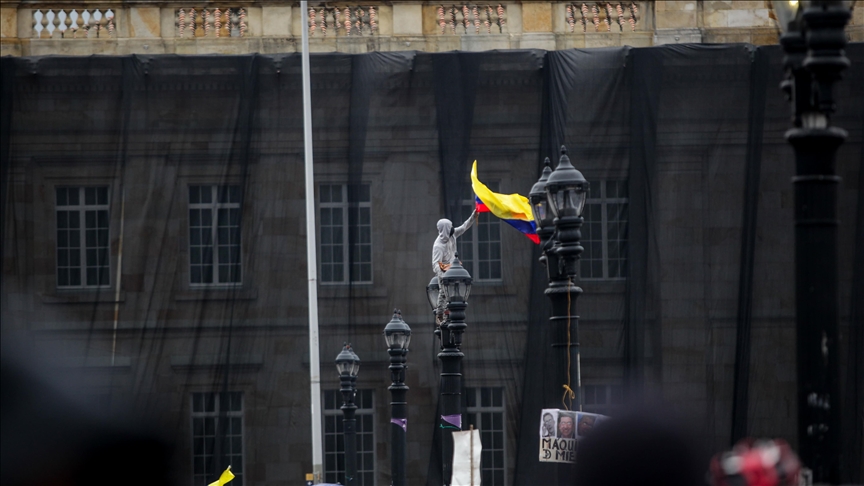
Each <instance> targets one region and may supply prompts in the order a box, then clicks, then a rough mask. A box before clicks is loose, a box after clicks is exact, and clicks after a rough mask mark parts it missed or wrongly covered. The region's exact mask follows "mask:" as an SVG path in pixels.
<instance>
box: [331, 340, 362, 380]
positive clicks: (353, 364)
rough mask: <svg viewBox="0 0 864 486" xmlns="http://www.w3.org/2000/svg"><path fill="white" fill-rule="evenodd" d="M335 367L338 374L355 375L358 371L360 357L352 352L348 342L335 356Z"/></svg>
mask: <svg viewBox="0 0 864 486" xmlns="http://www.w3.org/2000/svg"><path fill="white" fill-rule="evenodd" d="M336 369H337V370H338V371H339V374H340V375H346V376H353V377H356V376H357V373H358V372H359V371H360V357H359V356H357V355H356V354H355V353H354V350H353V349H351V345H350V344H345V345H344V346H343V348H342V351H341V352H340V353H339V355H338V356H336Z"/></svg>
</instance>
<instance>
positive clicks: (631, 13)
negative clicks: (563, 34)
mask: <svg viewBox="0 0 864 486" xmlns="http://www.w3.org/2000/svg"><path fill="white" fill-rule="evenodd" d="M566 11H567V27H568V29H567V31H568V32H571V33H573V32H591V31H592V29H593V32H616V31H617V32H624V30H625V29H629V30H630V31H632V32H636V25H637V24H639V20H640V14H639V4H638V3H636V2H618V3H615V2H581V3H570V4H567V7H566Z"/></svg>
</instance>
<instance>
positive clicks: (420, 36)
mask: <svg viewBox="0 0 864 486" xmlns="http://www.w3.org/2000/svg"><path fill="white" fill-rule="evenodd" d="M770 3H771V2H770V1H767V0H761V1H734V0H725V1H707V0H699V1H630V2H627V1H624V2H527V1H526V2H500V3H499V4H492V5H490V6H488V8H487V7H477V6H476V5H474V4H457V5H455V6H454V5H452V4H448V6H447V7H446V8H445V7H444V5H443V4H442V5H436V4H432V3H428V2H419V1H410V2H380V3H378V4H372V3H365V2H364V3H361V2H343V3H341V4H330V3H327V4H325V3H323V2H309V5H310V12H307V13H306V15H304V14H303V13H301V12H300V7H299V2H252V3H249V4H246V5H245V6H243V7H236V8H235V7H234V6H233V5H225V6H222V9H221V10H219V13H220V18H219V19H217V18H216V15H215V13H216V9H217V8H218V7H220V6H219V5H212V6H208V9H207V11H206V15H204V16H202V15H201V14H202V13H204V12H203V9H202V8H201V7H200V5H198V4H194V3H190V4H185V3H168V4H165V3H158V4H157V3H155V2H153V3H152V4H148V2H141V3H136V4H134V5H130V4H128V3H126V2H119V1H107V2H99V3H98V4H97V3H95V2H88V1H84V2H82V3H81V4H80V5H79V6H78V7H75V6H72V7H71V8H70V7H69V6H67V5H66V4H58V3H52V2H44V3H42V2H26V3H25V2H17V1H10V2H4V3H3V7H2V8H0V53H2V55H13V56H39V55H48V54H63V55H90V54H111V55H124V54H244V53H251V52H260V53H280V52H296V51H297V50H298V49H299V46H300V37H301V24H300V22H301V21H302V20H303V19H304V18H305V19H306V21H310V17H311V16H313V15H314V18H313V19H312V20H313V21H314V22H313V23H315V26H314V27H315V28H311V27H312V26H311V25H310V28H311V30H310V50H312V51H313V52H346V53H362V52H370V51H402V50H417V51H426V52H442V51H451V50H463V51H484V50H490V49H531V48H539V49H546V50H556V49H570V48H594V47H609V46H622V45H629V46H634V47H645V46H650V45H660V44H669V43H686V42H705V43H728V42H749V43H752V44H756V45H765V44H776V43H777V29H776V26H775V21H774V20H773V12H772V11H771V6H770ZM856 3H857V4H861V3H864V2H862V1H861V0H858V2H856ZM151 5H152V6H151ZM91 6H95V7H96V8H98V9H102V10H101V11H100V14H101V15H102V16H101V18H100V20H99V21H96V22H93V21H92V20H91V21H88V22H81V21H80V18H81V17H82V16H83V12H84V11H85V10H86V9H88V8H93V7H91ZM196 7H198V9H197V10H195V8H196ZM225 7H229V8H225ZM76 8H77V10H75V9H76ZM61 10H62V11H63V12H64V14H63V15H64V17H63V18H62V19H60V11H61ZM109 10H110V14H108V15H112V16H113V17H112V18H111V21H110V22H107V21H106V14H105V13H107V12H108V11H109ZM228 10H230V15H227V16H226V14H225V12H226V11H228ZM73 11H75V12H76V15H77V16H76V18H75V21H71V22H70V21H68V20H67V19H68V18H70V17H71V16H72V12H73ZM181 11H182V14H181ZM192 11H194V14H193V15H192V16H191V17H190V16H189V14H190V13H191V12H192ZM313 11H314V13H313ZM346 11H347V13H348V17H347V21H348V23H350V24H351V28H349V29H346V27H345V25H346V18H345V17H344V15H343V14H344V13H345V12H346ZM360 11H362V15H358V12H360ZM49 12H50V13H49ZM79 13H80V15H79ZM51 16H53V17H52V18H51V19H49V18H48V17H51ZM196 16H197V17H196ZM55 18H56V20H55ZM90 18H91V17H88V19H90ZM181 18H182V19H183V20H184V22H180V19H181ZM196 19H202V20H203V22H200V23H198V22H197V20H196ZM223 19H224V21H223ZM631 19H632V22H631ZM358 22H359V23H358ZM181 23H182V24H185V25H188V26H189V27H190V28H180V24H181ZM217 23H218V24H220V25H221V28H217ZM226 23H228V24H231V25H232V26H235V27H236V28H234V29H231V28H226V27H225V24H226ZM100 24H102V25H100ZM109 24H113V25H109ZM241 24H242V26H243V27H242V28H241V27H240V25H241ZM322 26H323V27H324V29H323V30H322V28H321V27H322ZM358 26H359V30H358ZM220 31H221V33H222V35H220ZM241 31H242V32H241ZM848 34H849V38H850V40H853V41H864V7H859V8H855V9H854V11H853V19H852V21H851V22H850V26H849V27H848ZM226 37H227V38H226Z"/></svg>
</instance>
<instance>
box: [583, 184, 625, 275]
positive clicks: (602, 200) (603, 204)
mask: <svg viewBox="0 0 864 486" xmlns="http://www.w3.org/2000/svg"><path fill="white" fill-rule="evenodd" d="M609 182H617V183H621V184H623V185H624V187H627V184H628V181H627V179H624V178H619V179H600V180H597V181H595V183H596V184H598V185H599V188H600V191H599V192H600V194H599V195H598V196H597V197H591V196H592V194H593V193H594V192H597V191H591V193H589V194H588V197H587V198H586V199H585V211H583V212H582V214H583V218H584V220H585V221H584V223H583V225H582V234H583V241H582V242H580V243H581V244H582V246H583V247H585V246H586V241H585V240H584V235H585V225H587V224H589V221H588V218H587V217H584V216H586V212H587V210H588V208H589V207H591V206H600V240H599V241H600V244H601V255H600V257H599V258H596V257H594V255H591V256H592V257H594V258H592V259H591V260H600V262H601V268H602V273H603V276H601V277H594V276H591V277H586V276H584V272H583V271H582V265H583V263H585V259H584V258H585V251H586V250H587V248H585V250H583V253H582V255H581V258H580V264H579V278H580V280H588V281H625V280H627V278H628V276H629V264H630V257H629V248H628V249H627V254H625V255H624V258H623V259H622V258H618V260H620V261H623V262H624V264H625V265H627V267H626V268H627V271H626V272H625V275H624V276H620V273H621V272H620V267H619V276H617V277H610V276H609V260H610V258H609V242H610V240H609V233H608V231H609V223H610V220H609V205H610V204H623V205H624V207H626V208H627V219H626V220H624V227H625V228H626V229H627V237H626V238H623V239H621V238H620V236H619V240H617V241H619V242H624V243H625V244H626V243H627V242H628V241H629V236H630V232H629V227H630V218H629V208H630V197H629V189H628V196H627V197H614V198H610V197H607V196H606V194H607V191H608V186H607V183H609ZM620 222H621V219H620V218H619V219H618V220H616V223H620ZM592 236H593V235H592ZM591 241H597V240H591ZM627 246H629V245H627ZM620 248H621V245H620V243H619V250H620Z"/></svg>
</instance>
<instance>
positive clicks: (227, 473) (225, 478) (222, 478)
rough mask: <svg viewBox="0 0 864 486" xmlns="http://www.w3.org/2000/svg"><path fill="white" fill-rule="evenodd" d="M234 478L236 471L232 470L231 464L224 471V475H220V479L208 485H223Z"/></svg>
mask: <svg viewBox="0 0 864 486" xmlns="http://www.w3.org/2000/svg"><path fill="white" fill-rule="evenodd" d="M232 479H234V473H232V472H231V466H228V469H226V470H225V472H223V473H222V475H221V476H219V479H218V480H216V481H213V482H212V483H210V484H208V485H207V486H223V485H224V484H225V483H227V482H228V481H231V480H232Z"/></svg>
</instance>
